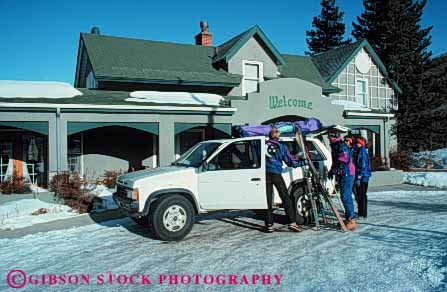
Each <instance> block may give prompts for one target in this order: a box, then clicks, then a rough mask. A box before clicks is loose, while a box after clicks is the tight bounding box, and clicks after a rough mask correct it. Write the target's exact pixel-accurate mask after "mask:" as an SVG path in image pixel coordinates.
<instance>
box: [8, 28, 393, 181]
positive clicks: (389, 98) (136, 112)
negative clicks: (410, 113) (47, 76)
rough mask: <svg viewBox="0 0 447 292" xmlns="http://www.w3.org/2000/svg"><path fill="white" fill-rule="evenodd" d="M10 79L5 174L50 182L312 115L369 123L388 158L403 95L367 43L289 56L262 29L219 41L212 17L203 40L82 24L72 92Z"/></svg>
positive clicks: (161, 160)
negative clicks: (147, 36)
mask: <svg viewBox="0 0 447 292" xmlns="http://www.w3.org/2000/svg"><path fill="white" fill-rule="evenodd" d="M6 83H7V82H6ZM4 84H5V82H3V85H4ZM11 84H13V85H14V86H21V87H20V88H21V89H23V88H26V87H27V86H29V85H30V83H26V82H24V83H20V82H19V83H11ZM1 85H2V83H1V82H0V181H1V180H3V179H5V177H6V176H7V173H8V172H9V173H10V172H11V169H10V168H11V160H14V161H23V162H24V164H23V167H24V168H25V170H24V171H25V172H26V175H27V176H29V177H30V179H31V180H32V181H33V182H34V183H37V184H39V185H43V186H45V185H46V184H47V183H48V181H49V177H51V175H53V174H55V173H57V172H59V171H76V172H79V173H81V174H85V175H87V176H95V175H96V176H100V175H102V174H103V173H104V171H105V170H118V169H121V170H124V171H127V170H128V169H140V168H143V167H157V166H163V165H168V164H170V163H171V162H172V161H173V160H174V159H175V158H176V156H178V155H180V154H182V153H183V152H185V151H186V150H187V149H188V148H189V147H191V146H192V145H194V144H196V143H197V142H199V141H202V140H205V139H218V138H225V137H229V135H230V134H231V126H232V125H238V124H261V123H273V122H275V121H285V120H286V121H296V120H301V119H304V118H309V117H316V118H318V119H320V120H321V121H322V122H323V124H326V125H330V124H341V125H346V126H349V127H351V128H352V129H355V130H357V131H360V132H361V133H362V134H363V135H364V136H365V137H367V139H368V141H369V143H370V145H371V153H372V155H373V156H376V157H381V159H383V161H384V162H386V161H389V160H388V157H389V153H390V151H391V149H392V148H393V147H394V146H393V145H395V139H394V138H393V137H392V136H391V135H390V129H391V127H392V125H393V123H394V114H393V111H394V110H395V109H396V106H397V96H398V94H399V92H400V89H399V87H398V85H397V84H396V83H394V82H393V81H392V80H390V79H389V77H388V74H387V71H386V69H385V66H384V65H383V64H382V62H381V61H380V59H379V58H378V56H377V55H376V53H375V52H374V50H373V49H372V48H371V46H370V45H369V44H368V42H367V41H359V42H355V43H352V44H350V45H347V46H344V47H341V48H338V49H334V50H331V51H328V52H325V53H321V54H318V55H316V56H312V57H311V56H299V55H290V54H282V53H280V52H279V51H278V50H277V49H276V48H275V46H274V44H273V43H272V41H271V40H270V39H269V38H268V37H267V36H266V35H265V33H264V32H263V31H262V29H261V28H260V27H259V26H254V27H252V28H250V29H248V30H247V31H244V32H242V33H240V34H238V35H236V36H235V37H233V38H232V39H230V40H228V41H226V42H224V43H222V44H220V45H216V46H215V45H213V43H212V34H211V33H210V32H209V31H208V25H207V24H206V23H201V31H200V32H199V34H197V35H196V36H195V44H179V43H170V42H160V41H151V40H141V39H131V38H123V37H115V36H106V35H102V34H101V33H100V31H99V29H98V28H93V29H92V31H91V33H81V34H80V39H79V48H78V56H77V65H76V74H75V82H74V88H72V90H73V91H75V94H73V96H65V95H64V94H66V91H61V94H60V96H58V93H57V89H58V88H59V87H60V84H56V85H57V86H55V87H54V88H55V89H54V92H50V97H49V96H48V92H44V93H42V96H35V95H32V94H31V95H27V94H23V96H17V95H14V94H11V93H4V91H3V92H2V89H1V88H2V86H1ZM32 85H33V84H31V87H29V88H30V90H31V91H33V90H34V92H35V90H36V88H37V87H33V86H32ZM35 85H38V86H44V87H45V86H46V88H47V90H51V89H52V88H53V87H52V86H53V85H55V84H50V83H48V84H45V83H40V84H38V83H36V84H35ZM58 86H59V87H58ZM204 93H205V94H204ZM216 96H217V97H218V98H219V102H218V103H212V102H211V103H210V102H209V98H210V97H213V98H215V97H216ZM202 97H203V99H202ZM207 98H208V99H207Z"/></svg>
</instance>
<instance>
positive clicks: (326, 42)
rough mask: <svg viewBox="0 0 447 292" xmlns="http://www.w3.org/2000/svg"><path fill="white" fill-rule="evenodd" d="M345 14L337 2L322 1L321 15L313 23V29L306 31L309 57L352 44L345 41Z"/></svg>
mask: <svg viewBox="0 0 447 292" xmlns="http://www.w3.org/2000/svg"><path fill="white" fill-rule="evenodd" d="M343 17H344V13H343V12H342V11H340V8H339V7H338V6H337V5H336V3H335V0H322V1H321V13H320V15H318V16H315V17H314V18H313V21H312V27H313V28H312V29H311V30H308V31H306V36H307V39H306V43H307V46H308V47H309V52H306V54H307V55H314V54H318V53H322V52H326V51H328V50H330V49H333V48H337V47H340V46H343V45H346V44H349V43H350V42H351V40H350V39H348V40H344V34H345V24H344V22H343Z"/></svg>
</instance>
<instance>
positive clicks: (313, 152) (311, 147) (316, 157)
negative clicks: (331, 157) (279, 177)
mask: <svg viewBox="0 0 447 292" xmlns="http://www.w3.org/2000/svg"><path fill="white" fill-rule="evenodd" d="M281 143H283V144H284V145H285V146H286V147H287V149H288V150H289V152H290V154H291V155H292V156H295V155H297V154H298V153H299V152H300V149H299V146H298V145H297V143H296V142H295V141H283V142H281ZM306 147H307V151H309V155H310V159H311V160H312V161H323V160H325V158H324V157H323V155H322V154H321V153H320V151H318V149H317V148H316V147H315V144H314V143H312V142H310V141H306Z"/></svg>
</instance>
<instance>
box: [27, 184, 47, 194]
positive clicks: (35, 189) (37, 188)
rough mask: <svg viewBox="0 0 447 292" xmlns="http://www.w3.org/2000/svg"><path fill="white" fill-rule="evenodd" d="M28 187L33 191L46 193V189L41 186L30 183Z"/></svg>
mask: <svg viewBox="0 0 447 292" xmlns="http://www.w3.org/2000/svg"><path fill="white" fill-rule="evenodd" d="M29 188H30V189H31V191H32V192H33V193H47V192H48V190H47V189H44V188H41V187H39V186H37V185H30V187H29Z"/></svg>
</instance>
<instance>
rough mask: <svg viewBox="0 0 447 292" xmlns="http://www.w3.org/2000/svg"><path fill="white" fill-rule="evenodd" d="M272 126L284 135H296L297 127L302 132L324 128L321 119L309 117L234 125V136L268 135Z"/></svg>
mask: <svg viewBox="0 0 447 292" xmlns="http://www.w3.org/2000/svg"><path fill="white" fill-rule="evenodd" d="M272 128H276V129H278V130H279V131H280V132H281V135H283V136H293V135H295V132H296V129H297V128H299V129H300V130H301V132H302V133H311V132H315V131H318V130H320V129H321V128H322V124H321V122H320V120H318V119H316V118H309V119H307V120H304V121H297V122H277V123H273V124H270V125H256V126H246V125H242V126H233V128H232V135H233V137H241V138H242V137H253V136H268V135H269V133H270V131H271V130H272Z"/></svg>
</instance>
